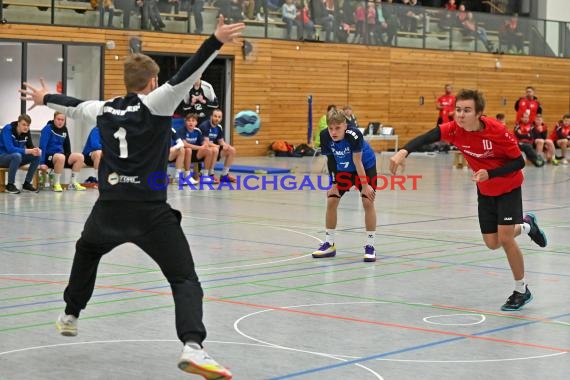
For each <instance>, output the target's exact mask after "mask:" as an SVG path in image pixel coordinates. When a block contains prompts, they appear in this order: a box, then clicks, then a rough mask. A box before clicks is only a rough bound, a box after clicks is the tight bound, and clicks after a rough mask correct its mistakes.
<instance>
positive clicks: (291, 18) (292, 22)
mask: <svg viewBox="0 0 570 380" xmlns="http://www.w3.org/2000/svg"><path fill="white" fill-rule="evenodd" d="M281 17H282V19H283V21H284V22H285V24H287V39H289V40H290V39H291V29H293V26H296V27H297V39H299V40H300V39H301V37H302V36H301V25H299V20H297V6H296V5H295V3H294V2H293V0H285V2H284V3H283V6H282V7H281Z"/></svg>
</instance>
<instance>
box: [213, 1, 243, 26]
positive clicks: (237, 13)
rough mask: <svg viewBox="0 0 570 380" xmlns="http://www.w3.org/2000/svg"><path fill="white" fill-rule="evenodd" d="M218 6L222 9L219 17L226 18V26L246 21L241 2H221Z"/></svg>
mask: <svg viewBox="0 0 570 380" xmlns="http://www.w3.org/2000/svg"><path fill="white" fill-rule="evenodd" d="M216 4H217V6H218V7H219V9H220V11H219V15H220V14H221V15H223V16H224V19H225V22H226V24H233V23H236V22H240V21H242V20H244V19H245V15H244V14H243V9H242V4H241V3H240V2H239V0H229V1H228V0H219V1H218V2H217V3H216Z"/></svg>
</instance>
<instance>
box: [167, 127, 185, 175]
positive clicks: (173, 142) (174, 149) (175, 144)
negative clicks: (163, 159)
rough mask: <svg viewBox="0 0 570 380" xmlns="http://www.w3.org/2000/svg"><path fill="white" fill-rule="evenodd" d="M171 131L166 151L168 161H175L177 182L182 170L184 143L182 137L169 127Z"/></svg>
mask: <svg viewBox="0 0 570 380" xmlns="http://www.w3.org/2000/svg"><path fill="white" fill-rule="evenodd" d="M170 129H171V132H172V138H171V139H170V150H169V151H168V162H169V163H173V162H174V163H175V166H176V178H175V179H174V182H175V183H178V180H179V179H180V176H181V175H182V174H183V171H184V143H183V142H182V139H181V138H180V137H178V133H176V129H174V128H170Z"/></svg>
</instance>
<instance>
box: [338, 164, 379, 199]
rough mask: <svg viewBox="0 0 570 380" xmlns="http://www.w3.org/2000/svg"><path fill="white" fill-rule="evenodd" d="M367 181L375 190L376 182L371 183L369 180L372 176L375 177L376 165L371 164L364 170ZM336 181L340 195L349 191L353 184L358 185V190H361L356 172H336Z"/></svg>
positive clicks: (360, 183) (360, 182)
mask: <svg viewBox="0 0 570 380" xmlns="http://www.w3.org/2000/svg"><path fill="white" fill-rule="evenodd" d="M365 172H366V177H367V182H368V183H370V185H372V188H373V189H374V191H376V187H377V186H376V184H373V183H372V182H371V181H372V179H373V178H376V176H377V175H378V174H377V172H376V165H374V166H372V167H371V168H368V169H366V170H365ZM335 179H336V183H337V187H338V188H339V189H338V193H339V195H340V196H341V197H342V196H343V195H344V193H346V192H347V191H349V190H350V189H351V188H352V187H353V186H356V187H358V190H359V191H362V181H360V180H358V173H356V172H338V173H336V175H335Z"/></svg>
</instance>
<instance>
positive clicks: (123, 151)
mask: <svg viewBox="0 0 570 380" xmlns="http://www.w3.org/2000/svg"><path fill="white" fill-rule="evenodd" d="M113 137H114V138H116V139H118V140H119V158H127V157H129V148H128V146H127V130H126V129H125V128H123V127H119V129H118V130H117V132H115V133H114V134H113Z"/></svg>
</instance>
